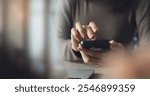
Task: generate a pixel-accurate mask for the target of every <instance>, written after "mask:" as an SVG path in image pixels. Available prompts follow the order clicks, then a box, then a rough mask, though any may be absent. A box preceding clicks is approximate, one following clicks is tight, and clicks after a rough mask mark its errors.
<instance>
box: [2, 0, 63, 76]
mask: <svg viewBox="0 0 150 96" xmlns="http://www.w3.org/2000/svg"><path fill="white" fill-rule="evenodd" d="M56 8H57V0H0V78H32V79H34V78H57V76H56V77H54V76H53V75H52V73H54V71H53V70H56V69H55V68H57V69H59V70H61V68H62V67H60V65H59V64H60V62H61V60H60V59H59V57H58V54H59V51H58V50H59V49H58V48H57V47H58V46H57V34H55V33H56V32H54V30H55V21H54V20H55V19H54V17H55V14H56ZM52 63H53V65H54V66H52ZM54 63H55V64H54ZM58 66H59V67H58ZM56 72H57V73H58V74H56ZM56 72H55V75H61V74H59V73H62V72H61V71H60V72H58V71H56ZM61 76H62V75H61ZM58 77H59V78H61V77H60V76H58Z"/></svg>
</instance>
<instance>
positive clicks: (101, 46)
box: [81, 40, 110, 51]
mask: <svg viewBox="0 0 150 96" xmlns="http://www.w3.org/2000/svg"><path fill="white" fill-rule="evenodd" d="M81 46H82V47H83V48H86V49H91V50H94V51H108V50H110V44H109V40H94V41H89V40H88V41H86V40H85V41H81Z"/></svg>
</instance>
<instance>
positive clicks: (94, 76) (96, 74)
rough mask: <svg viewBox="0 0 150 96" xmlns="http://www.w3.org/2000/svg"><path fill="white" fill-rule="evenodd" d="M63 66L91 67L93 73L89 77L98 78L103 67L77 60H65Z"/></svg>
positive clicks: (73, 67) (71, 67) (74, 67)
mask: <svg viewBox="0 0 150 96" xmlns="http://www.w3.org/2000/svg"><path fill="white" fill-rule="evenodd" d="M65 66H66V68H67V69H93V70H95V73H94V74H93V75H92V76H91V78H90V79H99V78H101V73H103V69H102V68H101V67H95V66H91V65H87V64H83V63H77V62H69V61H65Z"/></svg>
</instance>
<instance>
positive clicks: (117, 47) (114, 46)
mask: <svg viewBox="0 0 150 96" xmlns="http://www.w3.org/2000/svg"><path fill="white" fill-rule="evenodd" d="M109 43H110V48H111V49H112V50H114V51H121V50H124V46H123V45H122V44H121V43H117V42H115V41H114V40H111V41H110V42H109Z"/></svg>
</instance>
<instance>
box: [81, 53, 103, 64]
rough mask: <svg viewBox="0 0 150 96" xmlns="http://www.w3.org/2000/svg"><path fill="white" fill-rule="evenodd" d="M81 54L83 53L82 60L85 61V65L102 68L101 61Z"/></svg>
mask: <svg viewBox="0 0 150 96" xmlns="http://www.w3.org/2000/svg"><path fill="white" fill-rule="evenodd" d="M80 53H81V56H82V59H83V61H84V63H85V64H92V65H96V66H102V63H101V61H100V59H96V58H93V57H91V56H88V55H87V54H85V53H84V52H83V51H80Z"/></svg>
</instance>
